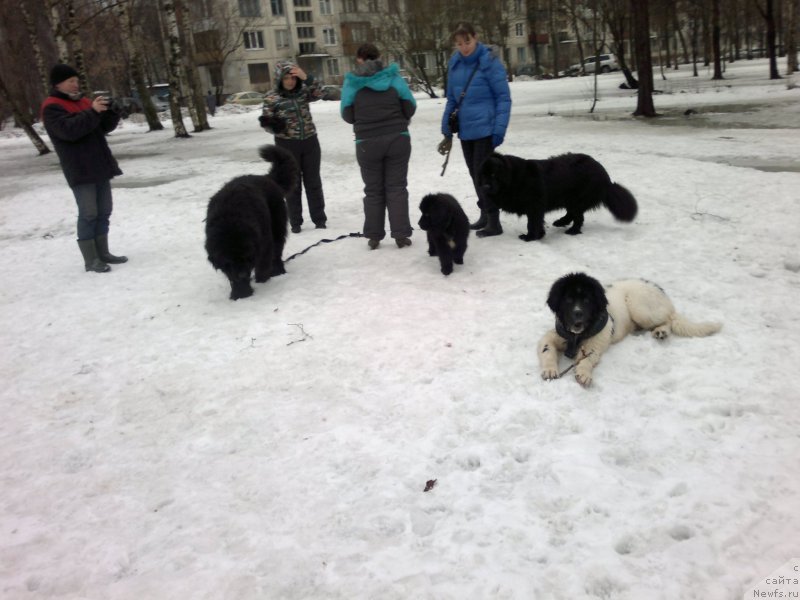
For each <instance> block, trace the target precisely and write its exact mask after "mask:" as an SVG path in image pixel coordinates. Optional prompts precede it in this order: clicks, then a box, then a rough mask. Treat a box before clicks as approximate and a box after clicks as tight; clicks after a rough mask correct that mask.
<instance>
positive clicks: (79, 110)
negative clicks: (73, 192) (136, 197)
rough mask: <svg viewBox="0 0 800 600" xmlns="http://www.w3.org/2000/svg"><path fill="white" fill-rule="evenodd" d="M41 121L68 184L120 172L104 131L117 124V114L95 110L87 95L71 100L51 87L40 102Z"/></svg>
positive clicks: (110, 175)
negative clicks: (45, 97) (48, 94)
mask: <svg viewBox="0 0 800 600" xmlns="http://www.w3.org/2000/svg"><path fill="white" fill-rule="evenodd" d="M42 122H43V123H44V127H45V129H46V130H47V134H48V135H49V136H50V140H51V141H52V142H53V146H55V149H56V153H57V154H58V159H59V161H60V162H61V169H62V170H63V171H64V177H66V178H67V183H68V184H69V185H70V187H74V186H76V185H81V184H84V183H101V182H103V181H108V180H109V179H111V178H112V177H114V176H115V175H122V171H120V168H119V165H118V164H117V160H116V159H115V158H114V156H113V155H112V154H111V149H110V148H109V147H108V143H107V142H106V133H108V132H110V131H113V130H114V129H116V127H117V125H118V124H119V114H117V113H115V112H112V111H110V110H107V111H105V112H103V113H99V114H98V113H96V112H95V111H94V110H92V103H91V101H90V100H89V99H88V98H80V99H78V100H72V99H70V97H69V96H67V95H66V94H63V93H61V92H59V91H56V90H53V92H52V93H51V94H50V96H49V97H48V98H47V99H46V100H45V101H44V102H43V103H42Z"/></svg>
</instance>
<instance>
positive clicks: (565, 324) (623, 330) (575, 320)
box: [538, 273, 722, 387]
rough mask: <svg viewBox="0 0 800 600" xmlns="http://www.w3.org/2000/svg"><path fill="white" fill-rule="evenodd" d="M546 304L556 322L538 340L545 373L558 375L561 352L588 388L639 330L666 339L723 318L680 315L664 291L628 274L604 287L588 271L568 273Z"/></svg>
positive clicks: (697, 333) (695, 332) (698, 332)
mask: <svg viewBox="0 0 800 600" xmlns="http://www.w3.org/2000/svg"><path fill="white" fill-rule="evenodd" d="M547 306H549V307H550V310H552V311H553V313H554V314H555V317H556V326H555V328H554V329H551V330H550V331H548V332H547V333H545V334H544V336H542V338H541V340H539V345H538V355H539V366H540V368H541V373H542V378H544V379H556V378H557V377H559V375H560V374H559V372H558V359H559V357H560V355H561V353H562V352H563V353H564V354H565V355H566V356H567V358H573V359H575V379H577V380H578V383H580V384H581V385H582V386H584V387H588V386H589V385H591V383H592V372H593V370H594V367H595V366H596V365H597V363H598V362H600V357H601V356H602V355H603V353H604V352H605V351H606V350H607V349H608V347H609V346H610V345H611V344H616V343H617V342H619V341H620V340H622V339H623V338H624V337H625V336H626V335H628V334H629V333H631V332H633V331H636V330H645V331H650V332H652V334H653V337H654V338H656V339H658V340H663V339H666V338H667V337H669V335H670V333H674V334H675V335H679V336H683V337H704V336H707V335H711V334H713V333H716V332H717V331H719V330H720V328H721V327H722V326H721V325H720V324H719V323H695V322H692V321H689V320H688V319H687V318H686V317H684V316H682V315H680V314H678V313H677V312H676V311H675V307H674V306H673V304H672V301H671V300H670V299H669V297H668V296H667V294H666V293H664V290H662V289H661V288H660V287H659V286H657V285H656V284H655V283H652V282H650V281H646V280H644V279H625V280H622V281H616V282H614V283H613V284H611V285H608V286H606V287H603V286H602V285H601V283H600V282H599V281H597V280H596V279H595V278H594V277H590V276H589V275H586V274H585V273H570V274H569V275H564V276H563V277H561V278H560V279H558V280H557V281H556V282H555V283H554V284H553V285H552V287H551V288H550V293H549V295H548V297H547Z"/></svg>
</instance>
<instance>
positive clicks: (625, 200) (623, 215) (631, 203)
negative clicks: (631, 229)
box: [603, 183, 639, 223]
mask: <svg viewBox="0 0 800 600" xmlns="http://www.w3.org/2000/svg"><path fill="white" fill-rule="evenodd" d="M603 204H605V205H606V208H607V209H608V210H610V211H611V214H612V215H614V218H615V219H617V220H619V221H625V222H626V223H630V222H631V221H633V220H634V219H635V218H636V212H637V211H638V210H639V206H638V205H637V204H636V198H634V197H633V194H631V193H630V192H629V191H628V190H627V188H625V187H624V186H622V185H620V184H618V183H612V184H610V185H609V186H608V193H606V199H605V200H604V201H603Z"/></svg>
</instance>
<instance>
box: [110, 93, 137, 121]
mask: <svg viewBox="0 0 800 600" xmlns="http://www.w3.org/2000/svg"><path fill="white" fill-rule="evenodd" d="M114 106H115V108H117V110H118V111H119V114H120V116H121V117H122V118H123V119H127V118H128V117H129V116H131V115H132V114H133V113H140V112H142V103H141V102H139V99H138V98H130V97H127V96H126V97H123V98H114Z"/></svg>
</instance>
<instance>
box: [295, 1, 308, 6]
mask: <svg viewBox="0 0 800 600" xmlns="http://www.w3.org/2000/svg"><path fill="white" fill-rule="evenodd" d="M294 5H295V6H309V7H310V6H311V0H294Z"/></svg>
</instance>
